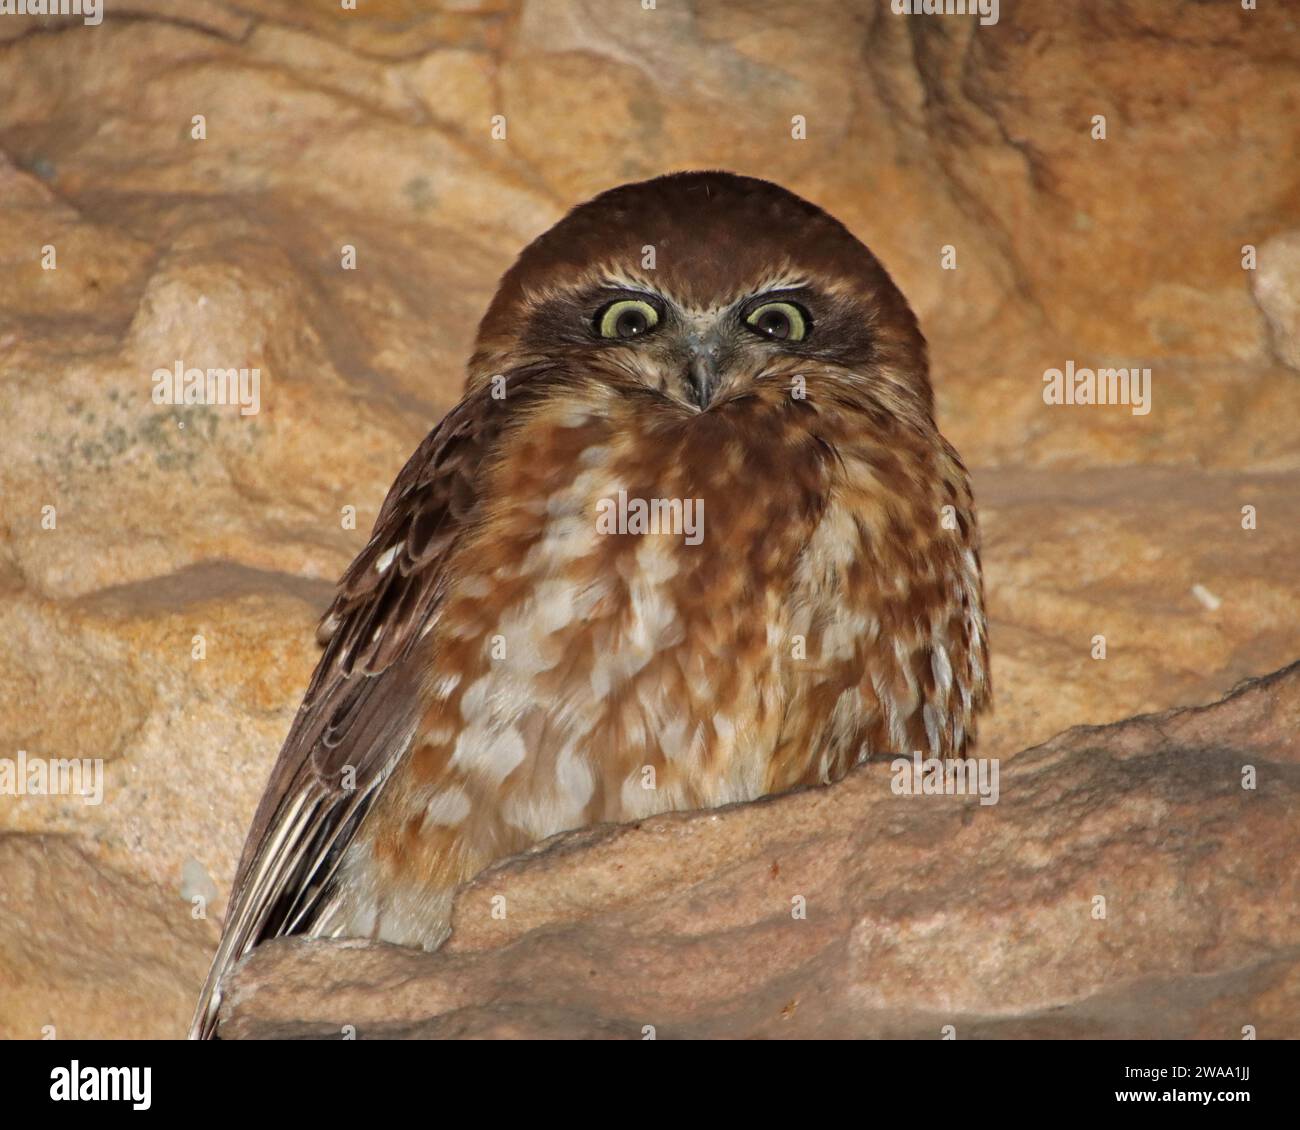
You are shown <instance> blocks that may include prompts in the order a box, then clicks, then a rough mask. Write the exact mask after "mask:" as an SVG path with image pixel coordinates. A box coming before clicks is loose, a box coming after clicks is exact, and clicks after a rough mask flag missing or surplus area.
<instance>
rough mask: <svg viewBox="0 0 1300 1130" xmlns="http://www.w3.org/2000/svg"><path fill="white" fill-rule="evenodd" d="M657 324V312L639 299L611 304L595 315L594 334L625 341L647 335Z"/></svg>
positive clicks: (629, 299)
mask: <svg viewBox="0 0 1300 1130" xmlns="http://www.w3.org/2000/svg"><path fill="white" fill-rule="evenodd" d="M658 324H659V311H658V310H656V309H655V308H654V307H653V306H651V305H650V303H649V302H645V301H643V300H642V299H640V298H623V299H620V300H619V301H618V302H611V303H610V304H609V305H608V306H606V307H605V308H604V309H602V310H601V311H600V313H599V314H597V315H596V332H597V333H598V334H600V336H601V337H607V338H612V339H616V340H618V339H621V340H624V341H627V340H629V339H631V338H634V337H641V336H642V335H643V334H648V333H649V332H650V331H651V330H652V329H654V328H655V326H657V325H658Z"/></svg>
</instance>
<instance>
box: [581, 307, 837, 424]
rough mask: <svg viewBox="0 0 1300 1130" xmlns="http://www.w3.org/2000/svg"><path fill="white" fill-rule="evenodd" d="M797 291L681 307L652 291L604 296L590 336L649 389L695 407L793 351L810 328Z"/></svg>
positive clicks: (706, 404) (705, 405) (702, 406)
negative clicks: (703, 307)
mask: <svg viewBox="0 0 1300 1130" xmlns="http://www.w3.org/2000/svg"><path fill="white" fill-rule="evenodd" d="M805 302H806V295H804V294H803V293H801V292H798V293H796V292H787V291H781V292H772V291H769V292H764V293H760V294H755V295H751V296H749V297H746V298H741V299H739V300H737V301H734V302H731V303H729V304H727V305H725V306H722V307H713V308H710V309H708V310H693V309H683V308H681V307H679V306H677V305H675V304H674V303H672V302H671V301H669V300H668V299H667V298H665V297H664V296H662V295H659V294H654V293H652V292H644V293H638V292H631V291H618V292H616V293H612V294H607V295H606V296H605V297H604V300H603V301H602V302H601V304H600V305H599V306H598V308H597V309H596V311H595V313H594V315H593V316H592V318H591V328H592V333H593V335H594V337H595V338H596V339H597V340H598V341H599V342H600V344H601V345H603V346H606V347H607V348H609V349H610V350H616V351H617V355H618V362H619V364H620V366H621V367H622V368H624V369H630V370H631V371H633V372H635V373H636V374H637V376H638V377H640V378H641V379H642V380H644V381H645V382H646V383H647V384H649V385H650V386H651V387H653V388H657V389H658V390H659V391H661V392H665V393H667V394H669V395H671V396H673V397H674V398H675V399H678V400H683V401H685V402H686V403H688V404H690V405H692V406H693V407H695V408H697V409H699V410H701V411H703V410H705V409H707V408H708V407H709V406H710V405H711V404H713V403H715V402H716V400H717V399H718V397H719V395H720V394H721V393H723V392H724V391H727V390H731V389H734V388H736V387H737V386H739V385H741V384H743V383H744V382H745V381H746V380H748V379H752V378H753V377H754V376H755V375H756V374H757V373H759V372H760V371H761V370H762V369H763V368H765V367H766V366H768V365H769V364H770V363H771V361H772V360H773V358H774V357H775V356H781V355H789V354H792V353H798V352H799V350H800V346H801V343H803V342H805V341H807V340H808V338H809V336H810V335H811V333H812V329H813V320H812V316H811V314H810V313H809V311H808V308H807V306H806V305H805Z"/></svg>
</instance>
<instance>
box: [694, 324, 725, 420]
mask: <svg viewBox="0 0 1300 1130" xmlns="http://www.w3.org/2000/svg"><path fill="white" fill-rule="evenodd" d="M686 345H687V350H688V353H687V362H686V387H687V388H688V389H689V390H690V393H691V399H692V400H694V401H695V406H696V407H697V408H701V409H703V408H707V407H708V406H709V401H710V400H712V399H713V394H714V393H715V392H717V391H718V384H719V369H720V365H719V359H720V357H721V355H722V342H721V340H720V338H719V336H718V334H717V333H716V332H713V331H709V332H707V333H703V334H701V333H692V334H690V335H689V336H688V337H687V339H686Z"/></svg>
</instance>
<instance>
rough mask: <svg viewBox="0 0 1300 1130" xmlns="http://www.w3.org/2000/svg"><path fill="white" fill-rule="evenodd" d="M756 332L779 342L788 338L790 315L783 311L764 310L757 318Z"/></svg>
mask: <svg viewBox="0 0 1300 1130" xmlns="http://www.w3.org/2000/svg"><path fill="white" fill-rule="evenodd" d="M758 330H759V332H760V333H764V334H767V336H768V337H775V338H779V339H781V340H784V339H785V338H787V337H789V336H790V315H789V314H787V313H786V312H785V311H784V310H764V311H763V313H761V314H760V315H759V316H758Z"/></svg>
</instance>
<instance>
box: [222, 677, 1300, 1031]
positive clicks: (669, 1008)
mask: <svg viewBox="0 0 1300 1130" xmlns="http://www.w3.org/2000/svg"><path fill="white" fill-rule="evenodd" d="M1297 726H1300V663H1297V664H1295V665H1293V666H1291V667H1289V668H1287V669H1286V670H1284V671H1281V672H1278V673H1277V674H1276V675H1273V676H1270V677H1268V678H1266V679H1261V680H1256V681H1252V682H1250V683H1247V684H1246V685H1244V686H1243V687H1242V688H1240V689H1239V690H1237V691H1236V692H1234V694H1232V695H1230V696H1229V697H1228V698H1226V699H1224V700H1223V701H1221V702H1219V703H1216V704H1215V705H1213V706H1207V707H1201V708H1193V709H1188V710H1176V711H1169V712H1166V713H1164V714H1156V715H1147V716H1143V717H1139V718H1134V719H1131V720H1129V721H1127V722H1121V723H1118V724H1115V725H1112V726H1107V727H1080V728H1078V729H1074V730H1070V731H1068V732H1066V733H1064V734H1062V735H1060V736H1059V737H1057V738H1055V739H1053V740H1052V741H1050V742H1048V743H1046V744H1045V745H1042V746H1039V747H1037V748H1035V749H1032V750H1027V751H1025V752H1024V753H1021V754H1020V755H1018V756H1017V757H1015V758H1014V759H1012V760H1010V761H1008V762H1005V763H1003V765H1002V766H1001V770H1000V773H999V788H998V792H997V802H996V803H995V804H989V805H985V804H982V803H981V801H980V799H979V798H977V797H973V796H965V797H962V796H902V795H896V794H895V792H894V791H893V790H892V787H891V782H892V781H893V780H894V774H893V771H892V770H891V767H890V764H889V763H888V762H879V763H875V764H869V765H867V766H864V767H862V768H860V769H858V770H856V771H855V772H853V773H852V774H850V776H849V777H848V778H846V779H845V780H844V781H843V782H841V783H839V784H836V785H832V786H830V787H827V788H817V789H810V790H804V791H801V792H797V793H792V794H787V795H785V796H781V797H776V798H772V799H769V800H766V801H761V802H759V803H756V804H750V805H738V806H733V807H729V808H725V809H721V810H718V811H716V812H700V813H687V814H672V815H668V816H662V817H656V818H654V819H651V820H645V821H643V822H641V823H640V824H638V825H633V826H627V825H623V826H604V827H599V828H593V829H586V830H581V831H577V832H574V833H570V834H567V835H564V836H559V837H556V838H554V839H552V840H550V841H548V842H547V843H546V844H544V845H541V846H539V847H538V848H537V849H535V850H534V851H532V852H530V853H528V854H527V855H525V856H522V857H518V858H515V859H512V860H508V861H505V862H503V863H500V864H498V865H496V866H495V867H493V868H491V869H490V870H489V871H487V872H485V873H484V874H482V875H480V876H479V877H478V878H477V879H476V880H475V881H474V882H472V883H471V884H469V885H468V886H467V887H466V888H465V889H464V890H462V891H461V893H460V895H459V897H458V898H457V901H456V905H455V911H454V916H453V929H452V936H451V939H450V941H449V942H448V944H447V946H446V947H445V948H444V950H443V951H441V952H439V953H435V954H426V953H422V952H419V951H413V950H407V949H402V948H399V947H395V946H387V945H382V944H372V943H367V942H361V941H348V942H308V941H303V940H301V939H285V940H280V941H277V942H274V943H272V944H269V945H267V946H264V947H261V948H259V949H257V950H255V951H254V952H253V953H252V954H250V955H249V957H248V958H247V959H245V961H244V962H243V963H241V965H240V967H239V968H238V970H237V972H236V974H235V977H234V981H233V984H232V985H231V987H230V989H229V992H228V995H227V1002H226V1006H225V1009H224V1012H223V1017H224V1021H223V1026H222V1029H221V1034H222V1035H223V1036H224V1037H227V1038H292V1037H301V1038H339V1037H340V1036H341V1035H342V1033H343V1031H344V1028H345V1026H352V1027H353V1028H354V1029H355V1034H356V1035H357V1036H359V1037H361V1038H366V1037H375V1038H384V1037H419V1038H446V1037H453V1036H454V1037H502V1036H511V1037H521V1038H553V1037H559V1038H590V1037H621V1038H626V1039H642V1038H644V1036H645V1034H646V1032H647V1029H648V1028H652V1029H653V1030H654V1033H655V1034H656V1036H657V1037H658V1038H661V1039H665V1038H683V1039H702V1038H721V1037H731V1038H742V1039H745V1038H770V1037H782V1036H784V1037H800V1038H827V1037H831V1038H842V1037H854V1038H873V1037H915V1038H932V1039H938V1038H939V1037H940V1036H941V1034H942V1031H943V1029H944V1028H945V1027H946V1026H949V1025H951V1026H952V1027H953V1028H954V1029H955V1030H956V1035H957V1038H958V1039H962V1038H980V1037H997V1038H1008V1037H1014V1038H1035V1039H1047V1038H1065V1037H1070V1038H1078V1037H1089V1038H1116V1039H1121V1038H1122V1039H1149V1038H1168V1039H1186V1038H1192V1037H1195V1038H1204V1039H1210V1038H1214V1039H1240V1038H1241V1035H1242V1029H1243V1027H1244V1026H1246V1025H1251V1026H1253V1027H1254V1028H1255V1030H1256V1032H1257V1034H1258V1035H1259V1036H1260V1038H1280V1039H1295V1038H1296V1037H1297V1036H1300V920H1297V918H1296V914H1295V907H1296V905H1297V900H1300V856H1298V855H1297V853H1296V852H1295V843H1296V836H1297V832H1300V818H1297V815H1296V814H1297V812H1300V742H1297V740H1296V737H1295V735H1296V733H1297ZM1248 775H1253V778H1252V777H1250V776H1248ZM1243 782H1245V783H1247V784H1250V786H1251V787H1249V788H1247V787H1244V785H1243ZM803 915H806V917H805V916H803Z"/></svg>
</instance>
